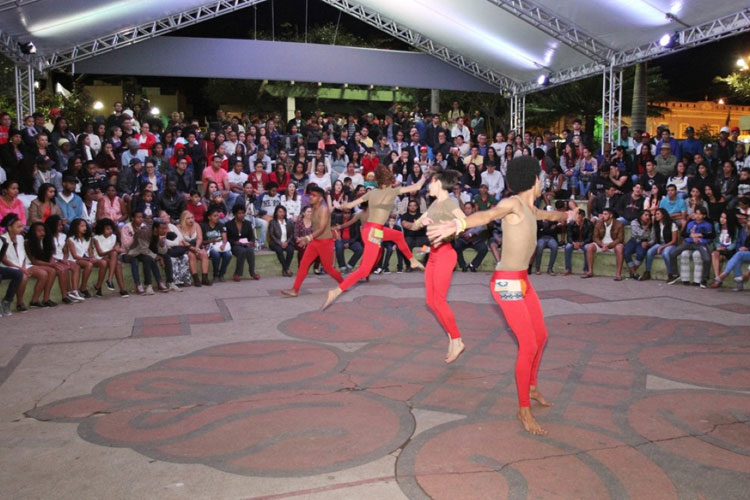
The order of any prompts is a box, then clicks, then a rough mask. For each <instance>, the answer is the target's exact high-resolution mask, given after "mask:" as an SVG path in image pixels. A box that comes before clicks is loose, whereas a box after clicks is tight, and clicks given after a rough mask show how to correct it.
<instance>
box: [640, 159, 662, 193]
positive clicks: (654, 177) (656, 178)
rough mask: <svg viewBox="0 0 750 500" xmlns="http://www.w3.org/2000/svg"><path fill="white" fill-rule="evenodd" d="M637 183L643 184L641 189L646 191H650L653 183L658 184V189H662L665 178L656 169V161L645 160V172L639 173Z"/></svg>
mask: <svg viewBox="0 0 750 500" xmlns="http://www.w3.org/2000/svg"><path fill="white" fill-rule="evenodd" d="M638 183H639V184H640V185H641V186H643V190H644V191H646V192H649V191H651V188H652V187H654V185H657V186H659V189H662V190H663V189H664V186H665V185H666V183H667V178H666V177H665V176H664V175H662V174H661V173H659V172H657V170H656V163H654V162H653V161H651V160H648V161H646V173H645V174H643V175H641V177H640V178H639V179H638Z"/></svg>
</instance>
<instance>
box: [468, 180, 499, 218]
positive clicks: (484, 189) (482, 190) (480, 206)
mask: <svg viewBox="0 0 750 500" xmlns="http://www.w3.org/2000/svg"><path fill="white" fill-rule="evenodd" d="M472 201H473V202H474V205H475V206H476V209H477V211H478V212H481V211H483V210H489V209H490V208H492V207H494V206H495V205H497V202H498V200H497V198H495V197H494V196H492V195H490V188H489V186H488V185H487V184H484V183H482V185H481V186H479V194H477V195H475V196H474V199H473V200H472Z"/></svg>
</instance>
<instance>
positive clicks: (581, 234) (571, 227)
mask: <svg viewBox="0 0 750 500" xmlns="http://www.w3.org/2000/svg"><path fill="white" fill-rule="evenodd" d="M566 231H567V243H566V244H565V276H568V275H569V274H570V273H571V272H572V271H571V270H572V268H573V264H572V257H573V251H574V250H582V251H583V273H584V274H587V273H588V270H589V268H588V260H587V259H586V247H587V246H588V245H589V244H591V242H592V241H593V236H594V224H593V223H592V222H591V221H590V220H589V219H587V218H586V211H585V210H583V209H582V208H579V209H578V211H577V212H576V217H575V219H574V220H573V221H570V222H568V224H567V226H566Z"/></svg>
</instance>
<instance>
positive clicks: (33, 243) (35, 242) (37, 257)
mask: <svg viewBox="0 0 750 500" xmlns="http://www.w3.org/2000/svg"><path fill="white" fill-rule="evenodd" d="M50 219H52V216H51V217H50ZM50 219H48V220H50ZM54 221H56V222H58V223H59V222H60V217H59V216H54ZM54 252H55V243H54V240H53V238H52V235H48V234H47V227H46V225H45V224H44V223H42V222H38V221H37V222H33V223H32V224H31V227H30V228H29V231H28V233H27V236H26V257H27V258H28V260H29V262H30V264H31V265H34V266H39V267H42V268H44V269H46V270H47V271H48V272H51V273H53V277H52V280H53V282H54V277H55V276H57V278H58V285H59V286H60V293H61V296H62V301H63V303H65V304H72V303H73V302H78V301H79V300H78V299H75V300H74V299H72V298H70V297H69V292H70V291H69V284H70V282H69V281H68V273H67V270H68V266H66V265H65V264H61V263H60V262H59V261H57V260H56V259H55V258H54V255H53V254H54ZM76 277H77V275H76ZM81 300H83V299H82V298H81Z"/></svg>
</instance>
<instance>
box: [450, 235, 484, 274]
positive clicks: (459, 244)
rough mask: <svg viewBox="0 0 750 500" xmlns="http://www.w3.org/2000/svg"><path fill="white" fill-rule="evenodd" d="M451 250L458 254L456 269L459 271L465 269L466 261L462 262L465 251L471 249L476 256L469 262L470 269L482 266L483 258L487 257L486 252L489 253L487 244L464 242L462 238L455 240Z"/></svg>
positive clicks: (479, 241) (482, 242) (480, 241)
mask: <svg viewBox="0 0 750 500" xmlns="http://www.w3.org/2000/svg"><path fill="white" fill-rule="evenodd" d="M453 248H455V249H456V253H457V254H458V267H460V268H461V269H466V261H465V260H464V250H465V249H467V248H473V249H474V250H475V251H476V252H477V255H476V256H475V257H474V259H473V260H472V261H471V267H473V268H474V269H478V268H479V266H481V265H482V261H483V260H484V257H485V256H486V255H487V252H489V248H487V243H485V242H484V241H482V240H478V241H474V242H471V241H466V240H465V239H463V238H457V239H456V241H455V242H453Z"/></svg>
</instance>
